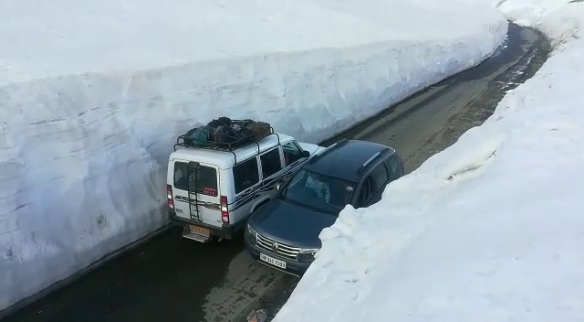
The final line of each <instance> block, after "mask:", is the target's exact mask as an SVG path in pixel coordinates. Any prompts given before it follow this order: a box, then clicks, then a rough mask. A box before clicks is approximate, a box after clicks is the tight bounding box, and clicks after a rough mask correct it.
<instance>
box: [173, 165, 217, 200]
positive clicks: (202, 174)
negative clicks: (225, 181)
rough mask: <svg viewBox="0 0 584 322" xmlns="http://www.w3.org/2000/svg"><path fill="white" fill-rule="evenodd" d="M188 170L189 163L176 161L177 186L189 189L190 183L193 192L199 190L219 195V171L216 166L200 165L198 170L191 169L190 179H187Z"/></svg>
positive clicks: (198, 191) (209, 194)
mask: <svg viewBox="0 0 584 322" xmlns="http://www.w3.org/2000/svg"><path fill="white" fill-rule="evenodd" d="M188 170H189V164H188V163H185V162H175V163H174V187H175V188H177V189H180V190H188V188H189V183H190V188H191V192H197V193H200V194H204V195H207V196H213V197H215V196H217V171H216V170H215V169H214V168H210V167H206V166H203V165H199V166H198V167H197V169H196V171H194V169H191V173H190V178H189V181H187V173H188ZM195 180H196V181H195Z"/></svg>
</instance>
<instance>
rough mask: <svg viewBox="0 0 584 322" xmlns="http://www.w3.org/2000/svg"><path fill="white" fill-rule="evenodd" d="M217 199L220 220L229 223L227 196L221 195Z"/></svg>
mask: <svg viewBox="0 0 584 322" xmlns="http://www.w3.org/2000/svg"><path fill="white" fill-rule="evenodd" d="M219 200H220V202H221V221H223V223H224V224H229V209H228V208H227V205H228V202H227V197H225V196H221V198H219Z"/></svg>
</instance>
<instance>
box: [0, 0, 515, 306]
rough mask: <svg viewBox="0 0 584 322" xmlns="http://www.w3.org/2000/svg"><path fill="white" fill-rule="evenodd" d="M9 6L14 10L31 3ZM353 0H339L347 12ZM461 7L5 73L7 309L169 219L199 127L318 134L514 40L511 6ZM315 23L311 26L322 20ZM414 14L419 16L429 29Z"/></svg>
mask: <svg viewBox="0 0 584 322" xmlns="http://www.w3.org/2000/svg"><path fill="white" fill-rule="evenodd" d="M398 2H399V1H397V0H396V1H395V2H394V3H393V4H394V5H395V4H397V3H398ZM18 3H20V2H14V1H13V2H12V4H13V5H15V4H18ZM66 3H67V1H65V0H61V1H59V2H58V5H63V4H66ZM323 3H324V1H323ZM331 3H332V2H331ZM331 3H327V6H332V4H331ZM351 3H353V4H354V7H355V8H357V7H358V8H359V10H356V12H358V13H355V15H359V16H360V19H361V20H365V21H366V22H368V23H371V24H375V23H377V24H379V21H380V20H383V12H382V11H379V10H378V9H379V8H380V7H379V6H385V9H386V11H387V10H389V9H388V8H390V7H391V5H392V4H391V1H390V3H389V4H388V3H383V2H376V6H375V7H374V6H372V8H373V7H374V8H373V9H371V10H370V11H367V10H365V9H364V8H363V7H362V6H361V5H359V4H357V3H356V2H352V1H345V2H344V5H345V7H344V8H345V9H346V8H347V6H348V5H349V4H351ZM411 3H412V4H411V5H409V4H408V6H410V8H409V9H408V10H409V11H406V12H403V11H402V12H398V13H393V15H394V16H395V15H402V16H403V15H404V14H405V15H406V16H407V15H409V16H410V17H411V18H409V20H410V21H415V18H416V14H417V13H418V11H419V12H420V15H421V13H422V9H420V8H422V7H421V6H420V5H417V4H414V3H415V2H411ZM4 5H6V3H4ZM55 5H57V4H55ZM453 8H454V6H453ZM4 9H6V8H4ZM9 9H11V11H10V10H8V11H7V10H5V11H4V12H8V13H10V14H11V15H14V14H18V13H19V11H18V10H15V9H14V7H11V8H9ZM337 9H338V8H337ZM345 9H344V10H340V9H338V10H337V11H344V13H343V15H346V14H347V12H348V11H350V10H345ZM450 9H452V8H450ZM450 9H449V8H448V7H446V8H444V7H440V8H439V9H436V16H435V18H434V19H435V21H434V27H435V28H425V27H423V26H420V25H419V24H417V25H416V26H412V27H403V26H399V25H398V26H394V28H393V29H387V30H386V34H381V35H380V37H381V38H385V40H384V41H376V42H373V43H367V44H355V43H354V41H347V43H348V44H343V39H340V40H338V42H339V45H338V46H330V47H328V48H316V47H315V48H306V49H305V50H293V51H287V52H286V51H281V50H280V51H277V52H267V53H256V54H252V55H247V56H236V57H223V58H221V59H216V60H212V59H205V60H199V61H193V62H187V63H184V64H180V65H172V66H170V67H156V68H150V69H148V68H144V69H128V70H124V69H120V68H113V69H111V70H100V71H99V72H92V71H87V72H76V73H73V74H64V75H57V74H54V73H53V74H47V75H41V76H43V77H37V78H34V77H32V78H30V79H22V75H26V74H25V73H15V74H14V79H15V80H14V81H10V79H2V80H3V81H2V82H0V120H1V121H0V129H1V130H0V309H3V308H7V307H9V306H10V305H12V304H14V303H16V302H17V301H19V300H21V299H23V298H26V297H28V296H31V295H33V294H35V293H37V292H39V291H41V290H42V289H44V288H46V287H48V286H50V285H51V284H53V283H55V282H57V281H59V280H62V279H64V278H67V277H68V276H70V275H72V274H74V273H75V272H77V271H79V270H81V269H83V268H85V267H87V266H88V265H90V264H92V263H94V262H95V261H97V260H99V259H100V258H102V257H103V256H104V255H106V254H108V253H110V252H113V251H115V250H117V249H119V248H120V247H122V246H124V245H127V244H129V243H131V242H133V241H136V240H138V239H140V238H141V237H143V236H145V235H147V234H148V233H150V232H152V231H154V230H156V229H157V228H159V227H161V226H162V225H163V224H165V223H166V222H167V219H166V213H165V211H164V209H165V201H166V200H165V175H166V162H167V157H168V155H169V154H170V152H171V151H172V145H173V142H174V140H175V137H176V136H177V135H179V134H181V133H184V132H185V131H186V130H187V129H189V128H191V127H193V126H195V125H198V124H201V123H206V122H207V121H208V120H210V119H211V118H216V117H218V116H221V115H228V116H231V117H233V118H252V119H260V120H267V121H269V122H271V123H272V124H273V126H274V127H275V128H276V129H277V130H278V131H281V132H284V133H288V134H291V135H294V136H296V137H297V138H298V139H301V140H307V141H311V142H316V141H319V140H321V139H323V138H325V137H327V136H329V135H332V134H334V133H336V132H338V131H340V130H342V129H344V128H346V127H348V126H350V125H352V124H354V123H355V122H358V121H360V120H363V119H364V118H366V117H368V116H371V115H372V114H374V113H376V112H379V111H380V110H381V109H383V108H385V107H387V106H389V105H391V104H393V103H395V102H397V101H399V100H401V99H403V98H404V97H406V96H408V95H409V94H412V93H413V92H415V91H417V90H419V89H422V88H423V87H426V86H428V85H430V84H432V83H435V82H437V81H439V80H441V79H443V78H445V77H447V76H449V75H452V74H454V73H456V72H459V71H461V70H464V69H466V68H468V67H471V66H473V65H476V64H478V63H479V62H480V61H482V60H483V59H485V58H486V57H488V56H489V55H490V54H491V53H492V52H493V51H494V50H495V49H496V47H497V46H498V45H499V44H500V43H501V42H502V41H504V39H505V37H506V31H507V23H506V21H505V19H504V18H503V16H502V15H499V14H498V13H496V12H495V11H493V10H491V11H488V10H487V11H485V10H484V8H480V9H468V10H476V11H480V13H481V15H480V16H481V17H482V18H481V19H474V18H473V19H466V20H465V19H463V18H464V17H465V14H466V13H467V12H468V10H466V11H465V10H460V9H457V10H456V12H457V14H458V15H459V17H460V18H461V19H460V21H464V22H465V23H464V24H463V23H462V22H460V21H459V22H457V21H456V19H452V18H453V17H452V16H447V15H445V14H442V13H444V12H448V11H449V10H450ZM425 11H426V14H427V10H425ZM73 13H74V11H73ZM430 13H431V12H430ZM439 13H440V14H439ZM463 13H464V14H463ZM203 14H204V12H203ZM402 18H403V17H402ZM250 19H252V18H250ZM366 19H369V20H366ZM403 19H407V17H406V18H403ZM195 20H196V19H195ZM396 21H397V20H396ZM425 21H428V20H427V19H425ZM398 22H399V21H397V22H395V23H396V24H397V23H398ZM385 23H387V22H385ZM439 26H448V29H449V30H453V29H455V30H457V32H455V33H452V32H450V33H447V32H444V31H445V29H444V28H440V27H439ZM308 27H310V26H308ZM308 27H306V26H305V28H304V29H305V30H306V33H307V34H308V33H309V32H314V30H315V29H314V28H313V29H311V28H308ZM385 27H387V26H385ZM290 28H291V29H295V28H296V27H295V26H293V25H292V27H290ZM344 28H345V29H347V28H348V29H350V26H349V27H347V26H344ZM400 28H402V29H403V28H406V29H404V30H407V28H414V29H415V28H417V29H418V33H417V36H415V35H414V36H415V37H414V36H412V35H405V36H404V32H398V31H399V30H400ZM94 29H95V30H99V28H96V27H95V26H94V27H93V29H92V30H94ZM15 31H16V32H18V28H16V29H14V30H12V31H11V32H12V33H11V34H10V35H13V33H14V32H15ZM424 32H427V33H426V34H424ZM0 35H3V34H2V33H0ZM322 38H323V39H324V38H327V37H326V34H323V35H322ZM357 38H359V37H357ZM266 41H269V39H268V40H266ZM351 44H352V45H351ZM155 45H156V44H152V46H155ZM11 48H12V47H11ZM62 49H63V50H66V49H67V46H66V45H63V48H62ZM17 54H18V53H16V54H15V57H16V56H18V55H17ZM19 57H20V56H19ZM39 59H41V58H39ZM71 59H74V56H72V58H71ZM74 62H75V61H74V60H72V61H71V63H72V64H73V63H74ZM37 63H38V62H37ZM43 63H44V62H43ZM65 63H66V62H65ZM3 64H4V65H2V64H0V67H2V66H6V65H7V64H8V63H7V60H6V59H5V60H4V62H3ZM47 64H48V65H50V62H48V63H47ZM40 65H42V64H40ZM63 66H64V67H63V68H66V64H65V65H63ZM49 67H50V66H49ZM118 67H119V66H118ZM6 75H8V76H10V75H11V74H9V73H5V74H4V75H2V76H6Z"/></svg>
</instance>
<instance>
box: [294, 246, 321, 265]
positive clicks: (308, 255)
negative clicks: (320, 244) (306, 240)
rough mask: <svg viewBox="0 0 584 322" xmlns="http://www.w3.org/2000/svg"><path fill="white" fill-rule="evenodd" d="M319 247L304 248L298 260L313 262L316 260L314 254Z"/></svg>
mask: <svg viewBox="0 0 584 322" xmlns="http://www.w3.org/2000/svg"><path fill="white" fill-rule="evenodd" d="M318 251H319V249H318V248H303V249H302V250H300V253H298V261H299V262H304V263H311V262H313V261H314V256H315V255H316V253H318Z"/></svg>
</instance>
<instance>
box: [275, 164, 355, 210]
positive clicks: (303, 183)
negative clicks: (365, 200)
mask: <svg viewBox="0 0 584 322" xmlns="http://www.w3.org/2000/svg"><path fill="white" fill-rule="evenodd" d="M354 190H355V184H354V183H353V182H349V181H344V180H341V179H337V178H333V177H329V176H325V175H322V174H318V173H314V172H310V171H306V170H300V171H298V172H297V173H296V175H295V176H294V178H292V180H291V181H290V184H288V185H287V187H286V189H285V190H284V191H283V193H282V197H283V198H284V200H288V201H291V202H293V203H297V204H300V205H303V206H306V207H310V208H314V209H316V210H319V211H324V212H332V213H338V212H339V211H341V210H342V209H343V208H344V207H345V205H347V204H348V203H349V202H351V200H352V198H353V191H354Z"/></svg>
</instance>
